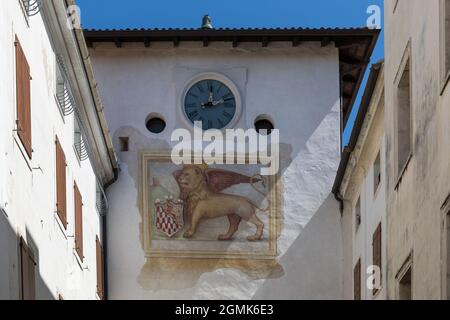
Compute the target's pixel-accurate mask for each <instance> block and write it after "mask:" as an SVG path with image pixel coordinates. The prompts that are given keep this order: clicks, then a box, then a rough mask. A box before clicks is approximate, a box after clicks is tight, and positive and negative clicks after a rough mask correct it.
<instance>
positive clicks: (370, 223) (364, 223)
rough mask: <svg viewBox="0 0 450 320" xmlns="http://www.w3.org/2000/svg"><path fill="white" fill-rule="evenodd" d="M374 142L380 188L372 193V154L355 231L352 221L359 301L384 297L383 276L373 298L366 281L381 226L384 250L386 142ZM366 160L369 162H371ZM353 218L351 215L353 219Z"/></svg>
mask: <svg viewBox="0 0 450 320" xmlns="http://www.w3.org/2000/svg"><path fill="white" fill-rule="evenodd" d="M369 139H371V138H369ZM372 139H373V140H374V141H371V143H373V144H374V151H375V152H377V151H376V150H380V155H381V185H380V186H379V189H378V191H377V192H376V193H375V190H374V166H373V163H374V162H375V158H376V156H377V153H373V152H372V153H371V156H370V157H369V158H370V160H371V165H369V166H368V167H367V171H366V176H365V179H364V181H363V182H362V184H361V185H360V196H361V225H360V227H359V228H358V230H357V231H355V230H356V226H355V219H353V234H354V246H353V266H355V265H356V263H357V261H358V259H359V258H361V273H362V282H361V284H362V289H361V295H362V299H365V300H372V299H374V298H375V299H383V298H385V297H386V294H385V291H386V274H384V275H383V276H382V279H381V280H382V283H381V291H379V292H378V293H377V295H376V296H375V297H374V295H373V290H372V289H369V287H368V286H367V280H368V279H369V275H372V274H371V273H368V268H369V267H370V266H372V265H373V247H372V244H373V234H374V232H375V230H376V229H377V227H378V224H379V223H382V230H381V231H382V234H383V235H382V248H385V239H386V237H385V236H384V234H386V227H387V226H386V198H385V185H386V180H385V179H386V175H385V158H386V156H385V154H386V153H385V139H384V135H382V136H376V137H375V138H372ZM370 160H369V161H370ZM353 217H354V215H353ZM381 261H382V264H383V265H382V270H383V272H384V273H386V252H385V250H383V251H382V259H381Z"/></svg>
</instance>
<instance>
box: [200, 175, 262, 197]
mask: <svg viewBox="0 0 450 320" xmlns="http://www.w3.org/2000/svg"><path fill="white" fill-rule="evenodd" d="M205 174H206V178H207V182H208V186H209V187H210V188H211V190H212V191H214V192H221V191H223V190H225V189H228V188H230V187H232V186H234V185H237V184H241V183H252V182H257V181H258V179H255V180H254V181H252V178H251V177H248V176H245V175H242V174H240V173H236V172H232V171H227V170H221V169H207V170H206V172H205Z"/></svg>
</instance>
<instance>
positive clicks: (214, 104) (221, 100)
mask: <svg viewBox="0 0 450 320" xmlns="http://www.w3.org/2000/svg"><path fill="white" fill-rule="evenodd" d="M223 103H225V100H223V99H220V100H219V101H213V103H212V104H213V106H217V105H219V104H223Z"/></svg>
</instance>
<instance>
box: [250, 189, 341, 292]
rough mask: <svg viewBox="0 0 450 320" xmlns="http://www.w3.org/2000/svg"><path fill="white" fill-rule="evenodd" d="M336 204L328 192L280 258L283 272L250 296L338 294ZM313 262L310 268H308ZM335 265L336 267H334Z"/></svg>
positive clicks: (339, 233) (339, 236) (338, 253)
mask: <svg viewBox="0 0 450 320" xmlns="http://www.w3.org/2000/svg"><path fill="white" fill-rule="evenodd" d="M339 224H340V215H339V207H338V204H337V203H336V201H335V200H334V198H333V195H330V196H329V197H328V199H327V200H326V201H325V202H324V203H323V205H322V206H321V208H320V209H319V210H318V211H317V213H316V214H315V215H314V217H313V218H312V219H311V220H310V222H309V224H308V225H307V226H306V227H305V229H304V230H303V231H302V233H301V234H300V236H299V237H298V238H297V239H296V240H295V242H294V244H293V245H292V246H291V247H290V248H289V250H288V251H287V253H286V255H285V256H284V257H283V258H282V259H280V263H281V264H282V265H283V266H284V268H285V270H286V274H285V276H284V277H283V278H281V279H278V280H277V281H273V280H270V279H269V280H267V281H265V283H264V284H263V285H262V286H261V287H260V288H259V290H258V291H257V292H256V294H255V295H254V296H253V299H255V300H263V299H268V300H269V299H270V300H273V299H280V300H283V299H321V300H323V299H336V297H340V296H342V294H341V292H342V288H341V287H340V286H339V285H338V286H337V284H340V283H341V282H340V281H339V279H340V275H341V270H340V259H341V256H342V254H341V252H342V246H341V241H338V240H339V239H341V236H342V235H341V230H340V228H336V225H339ZM311 265H314V266H315V267H314V268H311ZM337 268H338V269H337Z"/></svg>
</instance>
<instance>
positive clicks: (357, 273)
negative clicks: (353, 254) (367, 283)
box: [353, 259, 361, 300]
mask: <svg viewBox="0 0 450 320" xmlns="http://www.w3.org/2000/svg"><path fill="white" fill-rule="evenodd" d="M353 293H354V299H355V300H361V259H359V260H358V263H356V266H355V269H354V270H353Z"/></svg>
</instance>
